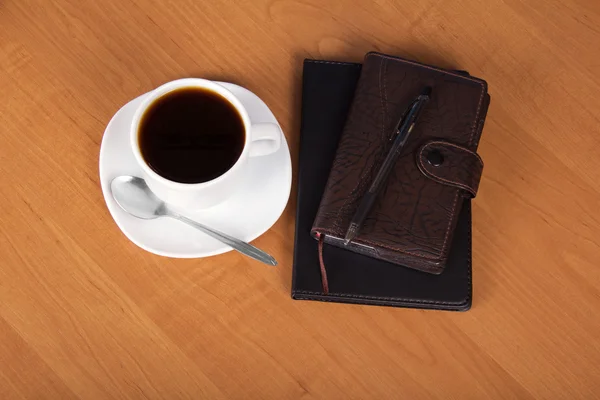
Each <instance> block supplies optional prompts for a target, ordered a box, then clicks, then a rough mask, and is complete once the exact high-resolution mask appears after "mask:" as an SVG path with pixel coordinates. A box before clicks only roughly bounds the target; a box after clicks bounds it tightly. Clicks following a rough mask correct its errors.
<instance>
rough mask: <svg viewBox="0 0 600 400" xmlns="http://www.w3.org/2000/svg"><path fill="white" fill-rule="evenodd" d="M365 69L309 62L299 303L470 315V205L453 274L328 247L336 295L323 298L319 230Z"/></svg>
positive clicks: (453, 250)
mask: <svg viewBox="0 0 600 400" xmlns="http://www.w3.org/2000/svg"><path fill="white" fill-rule="evenodd" d="M360 71H361V65H360V64H354V63H341V62H331V61H317V60H306V61H305V62H304V74H303V85H302V127H301V135H300V156H299V168H298V170H299V176H298V185H297V187H298V198H297V211H296V236H295V246H294V267H293V277H292V298H294V299H298V300H320V301H331V302H341V303H360V304H371V305H386V306H396V307H414V308H430V309H442V310H463V311H464V310H467V309H469V308H470V306H471V298H472V296H471V292H472V289H471V287H472V286H471V208H470V200H469V199H464V200H462V199H461V200H460V201H461V202H462V203H463V206H462V207H461V211H460V213H459V217H458V222H457V225H456V228H455V231H454V239H453V243H452V246H451V247H450V251H449V254H448V261H447V263H446V268H445V271H444V273H443V274H441V275H432V274H426V273H423V272H420V271H416V270H414V269H408V268H398V266H396V265H393V264H390V263H388V262H385V261H382V260H378V259H375V258H372V257H367V256H363V255H360V254H357V253H354V252H351V251H348V250H345V249H343V248H338V247H334V246H326V248H325V252H324V254H323V261H324V263H325V264H326V265H327V273H328V276H329V294H328V295H325V294H324V293H323V291H322V285H321V273H320V267H319V257H318V251H317V247H318V246H317V244H318V242H317V241H316V240H314V239H313V238H312V237H311V226H312V223H313V220H314V218H315V215H316V214H317V209H318V207H319V202H320V200H321V196H322V195H323V192H324V189H325V185H326V183H327V178H328V171H329V170H330V168H331V165H332V163H333V159H334V157H335V152H336V148H337V144H338V140H339V138H340V136H341V133H342V129H343V126H344V122H345V120H346V115H347V112H348V109H349V107H350V103H351V101H352V97H353V94H354V91H355V88H356V84H357V80H358V77H359V74H360Z"/></svg>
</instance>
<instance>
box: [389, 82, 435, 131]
mask: <svg viewBox="0 0 600 400" xmlns="http://www.w3.org/2000/svg"><path fill="white" fill-rule="evenodd" d="M430 95H431V88H430V87H425V88H424V89H423V91H421V93H420V94H419V95H418V96H417V97H416V98H415V99H414V100H413V101H412V103H410V105H409V106H408V107H407V108H406V109H405V110H404V112H403V113H402V117H401V118H400V120H398V123H397V124H396V126H395V127H394V130H393V134H392V135H390V139H389V140H393V139H394V138H395V136H396V135H398V134H399V133H400V129H401V128H402V125H403V124H404V122H405V121H406V118H408V117H409V116H410V117H411V119H412V121H416V120H417V118H418V117H419V114H420V112H421V110H422V109H423V107H419V108H418V110H417V112H415V113H413V112H411V111H412V110H413V109H415V107H417V106H418V105H419V103H425V102H427V101H428V100H429V97H430ZM409 122H411V121H409Z"/></svg>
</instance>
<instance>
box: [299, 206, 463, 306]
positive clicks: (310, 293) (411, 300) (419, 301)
mask: <svg viewBox="0 0 600 400" xmlns="http://www.w3.org/2000/svg"><path fill="white" fill-rule="evenodd" d="M471 224H472V221H471V217H469V225H468V234H467V236H468V238H469V243H470V246H469V250H468V252H467V254H468V256H467V257H468V258H467V259H466V260H465V261H466V262H467V264H468V267H469V269H468V273H467V284H468V292H469V294H468V295H467V297H466V298H465V299H464V301H462V302H460V303H453V302H448V301H435V300H419V299H407V298H405V297H386V296H365V295H360V294H345V293H329V295H328V296H330V297H331V296H339V297H351V298H356V299H363V300H381V301H404V302H406V303H409V304H410V303H414V304H439V305H461V304H468V303H469V301H471V296H472V290H473V289H472V287H473V277H472V274H473V266H472V260H473V248H472V247H473V237H472V227H471ZM296 293H299V294H306V295H309V296H310V295H319V296H322V295H323V293H319V292H312V291H309V290H292V295H295V294H296ZM307 299H308V300H319V301H327V302H335V300H333V299H315V298H312V299H311V298H307Z"/></svg>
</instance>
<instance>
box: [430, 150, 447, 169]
mask: <svg viewBox="0 0 600 400" xmlns="http://www.w3.org/2000/svg"><path fill="white" fill-rule="evenodd" d="M427 162H428V163H429V164H431V165H433V166H434V167H439V166H440V165H442V163H443V162H444V156H443V155H442V153H440V152H439V151H438V150H432V151H430V152H429V154H427Z"/></svg>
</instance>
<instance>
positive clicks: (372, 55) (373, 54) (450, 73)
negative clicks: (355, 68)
mask: <svg viewBox="0 0 600 400" xmlns="http://www.w3.org/2000/svg"><path fill="white" fill-rule="evenodd" d="M367 57H383V58H387V59H388V60H394V61H399V62H403V63H406V64H411V65H415V66H417V67H422V68H426V69H430V70H432V71H437V72H442V73H444V74H448V75H452V76H456V77H458V78H462V79H466V80H468V81H471V82H475V83H478V84H479V85H480V86H481V89H482V90H483V88H484V87H483V86H484V85H483V83H482V82H481V80H479V79H477V78H473V77H470V76H465V75H461V74H457V73H455V72H452V71H448V70H446V69H442V68H436V67H432V66H430V65H426V64H421V63H418V62H416V61H411V60H405V59H403V58H398V57H392V56H388V55H385V54H379V53H369V54H367ZM482 98H483V96H482Z"/></svg>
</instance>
